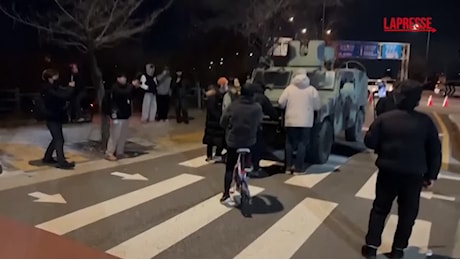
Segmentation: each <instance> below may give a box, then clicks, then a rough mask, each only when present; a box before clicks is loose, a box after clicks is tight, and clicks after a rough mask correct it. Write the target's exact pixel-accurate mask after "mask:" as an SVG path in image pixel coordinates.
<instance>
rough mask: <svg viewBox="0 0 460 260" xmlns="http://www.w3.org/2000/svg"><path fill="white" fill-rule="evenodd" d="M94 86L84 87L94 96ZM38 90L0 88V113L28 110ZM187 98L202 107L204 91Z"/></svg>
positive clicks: (192, 91)
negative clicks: (21, 90)
mask: <svg viewBox="0 0 460 260" xmlns="http://www.w3.org/2000/svg"><path fill="white" fill-rule="evenodd" d="M95 90H96V89H95V88H94V87H91V86H90V87H86V91H87V93H91V94H89V95H90V96H94V97H95V96H96V93H95V92H94V91H95ZM38 94H39V93H38V92H28V93H21V92H20V90H19V88H13V89H3V90H0V113H11V112H20V111H25V112H27V111H30V109H31V105H32V100H33V99H34V98H35V97H36V96H37V95H38ZM187 98H188V99H189V100H190V101H192V100H193V101H192V102H193V103H195V102H196V105H197V107H198V108H200V109H201V108H202V107H203V101H204V93H202V91H201V89H200V88H198V87H197V88H193V89H191V91H190V92H189V93H188V95H187Z"/></svg>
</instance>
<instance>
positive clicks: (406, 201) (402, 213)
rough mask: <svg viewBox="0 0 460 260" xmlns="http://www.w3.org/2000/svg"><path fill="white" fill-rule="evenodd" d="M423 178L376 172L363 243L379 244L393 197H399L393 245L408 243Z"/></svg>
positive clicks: (400, 245)
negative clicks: (371, 203) (367, 226)
mask: <svg viewBox="0 0 460 260" xmlns="http://www.w3.org/2000/svg"><path fill="white" fill-rule="evenodd" d="M422 187H423V177H422V176H414V175H409V174H405V175H403V174H395V173H390V172H383V171H379V174H378V177H377V183H376V190H375V200H374V204H373V206H372V210H371V214H370V217H369V229H368V233H367V235H366V244H367V245H370V246H375V247H379V246H380V245H381V243H382V238H381V236H382V232H383V229H384V227H385V221H386V218H387V216H388V214H389V213H390V211H391V206H392V205H393V201H394V200H395V198H397V199H398V200H397V201H398V225H397V228H396V232H395V234H394V239H393V248H398V249H405V248H406V247H407V246H408V244H409V238H410V236H411V234H412V227H413V226H414V223H415V219H416V218H417V215H418V210H419V204H420V193H421V191H422Z"/></svg>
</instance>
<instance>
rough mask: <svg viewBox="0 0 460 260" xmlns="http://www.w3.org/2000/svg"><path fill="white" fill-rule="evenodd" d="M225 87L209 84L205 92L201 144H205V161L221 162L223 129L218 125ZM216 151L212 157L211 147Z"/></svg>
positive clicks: (223, 143)
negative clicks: (204, 113)
mask: <svg viewBox="0 0 460 260" xmlns="http://www.w3.org/2000/svg"><path fill="white" fill-rule="evenodd" d="M225 91H226V89H225V88H224V87H220V88H217V87H214V86H211V87H210V88H209V90H208V91H207V92H206V98H207V101H206V126H205V129H204V136H203V144H206V145H207V150H206V161H208V162H210V161H212V160H214V161H215V162H222V151H223V149H224V145H225V142H224V138H225V132H224V129H223V128H222V127H221V126H220V118H221V116H222V103H223V99H224V94H225ZM214 147H216V153H215V155H214V157H213V154H212V153H213V149H214Z"/></svg>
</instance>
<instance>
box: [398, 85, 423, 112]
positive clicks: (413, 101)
mask: <svg viewBox="0 0 460 260" xmlns="http://www.w3.org/2000/svg"><path fill="white" fill-rule="evenodd" d="M422 92H423V88H422V85H421V84H420V83H418V82H417V81H414V80H406V81H403V82H401V83H400V84H399V86H398V88H397V89H396V90H394V91H393V96H394V99H395V103H396V106H397V107H398V108H399V109H402V110H409V111H410V110H414V109H415V108H416V107H417V106H418V104H419V102H420V99H421V98H422Z"/></svg>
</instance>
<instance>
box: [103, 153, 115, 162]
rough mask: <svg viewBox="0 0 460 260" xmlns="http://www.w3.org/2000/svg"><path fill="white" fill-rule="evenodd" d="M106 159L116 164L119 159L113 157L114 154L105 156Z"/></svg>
mask: <svg viewBox="0 0 460 260" xmlns="http://www.w3.org/2000/svg"><path fill="white" fill-rule="evenodd" d="M105 159H106V160H107V161H111V162H115V161H117V160H118V159H117V157H115V156H114V155H112V154H107V155H106V156H105Z"/></svg>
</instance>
